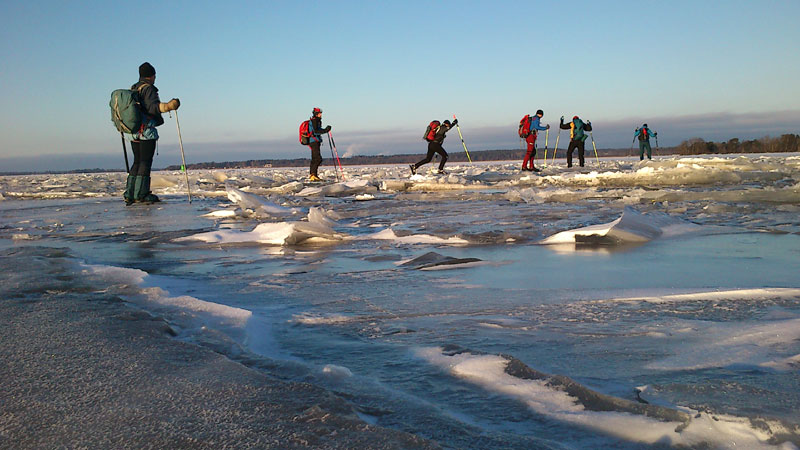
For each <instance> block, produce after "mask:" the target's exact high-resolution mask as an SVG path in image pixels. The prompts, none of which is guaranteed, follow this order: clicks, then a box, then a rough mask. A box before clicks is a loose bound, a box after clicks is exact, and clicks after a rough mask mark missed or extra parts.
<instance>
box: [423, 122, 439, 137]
mask: <svg viewBox="0 0 800 450" xmlns="http://www.w3.org/2000/svg"><path fill="white" fill-rule="evenodd" d="M441 124H442V123H441V122H439V121H438V120H434V121H433V122H431V123H430V125H428V128H426V129H425V136H423V139H425V140H426V141H428V142H431V141H433V139H434V138H435V137H436V131H438V130H439V126H440V125H441Z"/></svg>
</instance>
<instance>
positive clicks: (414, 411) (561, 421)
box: [0, 155, 800, 448]
mask: <svg viewBox="0 0 800 450" xmlns="http://www.w3.org/2000/svg"><path fill="white" fill-rule="evenodd" d="M557 163H558V161H557ZM518 165H519V163H518V162H513V163H511V162H509V163H484V164H475V165H468V164H467V165H458V166H455V165H453V166H448V169H449V170H450V174H449V175H445V176H439V175H433V174H429V173H427V172H425V171H424V170H423V171H421V172H420V174H419V175H416V176H414V177H409V175H410V174H409V173H407V172H408V170H407V168H404V166H401V167H393V166H382V167H358V168H346V170H345V172H346V175H347V181H346V182H345V183H332V184H327V185H308V186H307V185H305V184H304V183H303V182H302V181H303V177H304V176H305V173H306V172H307V171H306V170H305V169H252V170H220V171H204V172H190V180H191V186H190V188H191V191H192V195H193V202H192V203H191V204H189V203H188V202H187V198H186V195H185V193H186V186H185V184H184V182H183V177H182V174H180V173H177V172H176V173H157V174H156V176H154V180H153V187H154V190H155V193H156V194H158V195H159V196H161V197H162V198H164V199H165V200H166V201H165V202H164V203H162V204H157V205H152V206H144V205H134V206H131V207H127V208H126V207H125V206H124V203H123V202H122V201H121V200H120V199H119V197H120V195H119V192H121V190H122V189H123V182H124V178H123V177H124V175H123V174H96V175H64V176H59V175H57V176H50V177H45V176H30V177H22V176H17V177H2V178H0V194H2V196H3V199H4V201H0V246H2V247H9V246H20V245H45V246H65V247H69V248H70V249H71V252H72V254H73V255H74V257H75V258H76V259H78V260H79V261H81V262H83V263H85V264H86V269H85V270H86V275H85V276H86V277H87V279H90V280H91V281H92V282H93V283H96V284H97V285H98V286H99V287H103V288H106V289H110V290H111V291H114V292H118V293H119V294H120V295H122V296H124V297H125V298H126V299H128V300H129V301H131V302H133V303H136V304H137V305H140V306H142V307H144V308H146V309H149V310H151V311H153V312H155V313H157V314H159V315H161V316H164V317H165V318H167V320H169V321H170V322H171V323H173V324H174V325H175V328H176V329H177V330H179V331H180V333H179V338H180V339H185V340H188V341H191V342H196V343H199V344H202V345H206V346H209V347H211V348H214V349H215V350H217V351H220V352H222V353H224V354H227V355H228V356H229V357H230V358H232V359H234V360H237V361H240V362H243V363H245V364H247V365H249V366H251V367H255V368H257V369H258V370H263V371H266V372H268V373H270V374H273V375H277V376H279V377H281V378H285V379H291V380H303V381H310V382H312V383H315V384H317V385H320V386H323V387H325V388H327V389H330V390H331V391H333V392H336V393H338V394H339V395H341V396H342V397H344V398H346V399H347V400H349V401H351V402H352V403H353V404H354V405H355V406H356V408H358V409H359V410H360V411H361V413H362V418H363V419H364V420H367V421H370V422H372V423H376V424H379V425H384V426H388V427H393V428H397V429H400V430H404V431H410V432H412V433H415V434H418V435H420V436H424V437H426V438H431V439H434V440H436V441H439V442H440V443H442V444H443V445H445V446H450V447H456V448H531V447H536V446H543V445H554V446H557V444H556V443H560V444H564V445H566V446H568V447H590V446H623V447H624V446H628V447H637V446H639V445H650V444H653V443H659V444H664V445H686V446H698V445H708V446H711V447H723V448H724V447H733V446H738V447H741V446H744V447H746V448H752V447H759V446H765V447H768V446H771V445H782V443H783V445H791V444H787V442H794V443H795V444H797V443H798V436H800V432H798V429H797V427H798V423H800V415H798V412H797V411H798V410H800V394H798V392H800V376H798V369H799V368H800V333H799V332H798V331H797V330H798V329H800V276H798V273H800V270H798V269H800V234H799V233H800V220H798V211H800V157H798V156H797V155H757V156H748V157H730V158H715V157H714V158H712V157H705V158H678V157H673V158H665V159H662V160H659V161H652V162H643V163H640V162H638V161H635V160H624V159H623V160H602V161H600V164H599V166H597V165H596V164H595V163H594V162H593V161H588V162H587V165H588V167H587V168H585V169H584V170H583V171H576V170H569V171H568V170H567V169H566V168H564V167H563V164H562V165H556V166H553V165H551V166H549V167H547V168H545V170H544V171H543V172H542V173H541V174H539V175H528V174H527V173H521V172H519V171H518V170H517V167H518ZM427 167H428V166H426V167H424V168H427ZM424 168H423V169H424ZM322 175H323V177H325V178H331V179H333V178H334V175H333V172H332V171H328V172H326V171H323V174H322ZM501 355H506V356H501ZM506 357H510V358H513V360H514V361H518V362H520V363H521V364H522V365H523V367H528V368H530V369H531V370H534V371H538V372H541V373H543V374H546V375H547V376H548V377H551V378H548V379H550V380H552V379H553V378H552V377H559V376H564V377H569V379H570V380H572V381H573V382H574V383H575V385H576V386H579V387H577V388H575V389H577V390H576V391H574V392H570V391H566V390H565V388H563V386H562V385H554V384H552V382H551V383H550V384H548V382H546V381H542V380H531V379H525V378H524V377H523V376H521V375H520V373H523V374H524V373H527V372H525V371H523V372H519V371H511V373H508V372H509V370H510V369H508V367H507V365H508V361H509V360H508V359H506ZM559 386H560V387H559ZM635 390H638V391H639V394H637V393H636V392H635ZM582 393H599V394H601V395H607V396H610V397H613V398H614V399H618V400H619V402H622V403H615V402H616V400H615V402H611V403H603V404H604V405H611V404H613V405H615V406H613V407H608V408H606V409H602V408H601V410H596V409H592V408H594V406H592V405H593V404H590V403H581V402H580V401H578V400H577V399H578V398H579V397H580V396H581V395H583V394H582ZM586 395H590V394H586ZM591 395H593V394H591ZM638 399H642V400H646V401H648V402H649V404H650V405H654V406H660V407H664V408H667V409H669V410H670V411H681V412H684V413H688V414H686V416H687V417H690V418H691V420H690V421H688V422H686V423H683V422H680V421H678V422H674V421H672V420H670V419H665V418H663V417H662V418H658V417H650V416H647V415H646V414H644V413H642V414H639V413H635V412H631V410H629V409H626V408H627V407H626V406H620V405H626V403H624V402H634V403H637V404H643V403H640V402H639V400H638Z"/></svg>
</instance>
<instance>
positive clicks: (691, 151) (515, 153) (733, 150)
mask: <svg viewBox="0 0 800 450" xmlns="http://www.w3.org/2000/svg"><path fill="white" fill-rule="evenodd" d="M587 142H588V141H587ZM537 150H538V152H537V156H539V155H542V154H543V153H542V152H543V151H544V149H542V148H539V149H537ZM552 150H553V149H552V148H550V149H548V151H550V152H552ZM565 151H566V145H565V146H564V147H563V148H559V155H562V157H563V155H564V152H565ZM793 152H800V136H798V135H794V134H785V135H782V136H781V137H779V138H763V139H760V140H750V141H741V142H740V141H739V140H738V139H731V140H730V141H726V142H721V143H717V142H710V141H704V140H702V139H691V140H688V141H684V142H682V143H681V144H680V145H678V146H675V147H660V148H658V147H655V146H653V155H654V156H664V155H681V156H699V155H730V154H754V153H793ZM593 153H594V149H593V148H592V147H591V144H588V145H587V146H586V155H587V157H589V156H593ZM597 153H598V156H602V157H621V156H635V155H637V154H638V153H639V146H638V145H632V146H631V147H629V148H606V149H597ZM469 155H470V159H471V160H472V161H481V162H487V161H514V160H518V159H519V160H522V157H523V156H524V150H522V149H519V148H515V149H505V150H475V151H471V152H470V154H469ZM551 155H552V153H551ZM423 156H424V152H421V151H420V152H417V153H404V154H398V155H359V156H349V157H341V158H339V160H340V162H341V164H342V165H343V166H365V165H380V164H386V165H397V164H411V163H414V162H416V161H419V159H420V158H422V157H423ZM330 160H331V158H325V161H327V162H328V163H329V162H330ZM467 161H468V159H467V154H466V153H465V152H461V151H453V152H451V153H450V154H449V159H448V162H449V163H462V162H467ZM310 162H311V159H310V158H294V159H250V160H246V161H223V162H216V161H211V162H201V163H194V164H187V168H188V169H190V170H209V169H252V168H290V167H308V166H309V164H310ZM180 169H181V166H180V165H170V166H167V167H163V168H154V169H153V170H180ZM105 172H120V173H125V171H124V170H122V169H121V168H119V169H101V168H94V169H74V170H51V171H38V172H37V171H12V172H0V176H9V175H12V176H13V175H58V174H71V173H105Z"/></svg>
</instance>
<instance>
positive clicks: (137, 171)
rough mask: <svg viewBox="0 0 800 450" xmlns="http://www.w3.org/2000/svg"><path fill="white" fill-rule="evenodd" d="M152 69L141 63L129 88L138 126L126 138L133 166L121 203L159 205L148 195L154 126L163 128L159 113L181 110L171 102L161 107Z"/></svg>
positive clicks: (154, 72)
mask: <svg viewBox="0 0 800 450" xmlns="http://www.w3.org/2000/svg"><path fill="white" fill-rule="evenodd" d="M155 81H156V69H155V68H154V67H153V66H152V65H150V63H148V62H145V63H143V64H142V65H141V66H139V81H138V82H137V83H136V84H134V85H133V86H131V90H133V91H135V92H136V93H137V94H138V96H139V104H140V105H141V112H142V116H143V117H142V126H141V127H140V128H139V130H137V131H136V132H135V133H133V134H128V135H127V136H128V139H129V140H130V141H131V150H133V165H131V168H130V171H129V172H128V180H127V183H126V187H125V193H124V194H123V195H122V196H123V198H124V199H125V203H126V204H128V205H130V204H131V203H133V202H143V203H153V202H157V201H159V199H158V197H156V196H155V194H153V193H151V192H150V170H151V168H152V166H153V156H154V155H155V153H156V142H157V141H158V131H157V130H156V127H157V126H160V125H163V124H164V118H163V117H161V113H165V112H167V111H174V110H176V109H178V107H180V106H181V102H180V100H178V99H177V98H173V99H172V100H170V101H169V102H167V103H161V100H160V99H159V98H158V88H157V87H155V85H154V83H155Z"/></svg>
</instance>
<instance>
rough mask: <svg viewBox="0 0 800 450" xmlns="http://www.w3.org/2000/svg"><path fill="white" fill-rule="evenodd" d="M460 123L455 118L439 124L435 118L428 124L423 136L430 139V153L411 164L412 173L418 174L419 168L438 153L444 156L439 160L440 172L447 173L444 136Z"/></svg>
mask: <svg viewBox="0 0 800 450" xmlns="http://www.w3.org/2000/svg"><path fill="white" fill-rule="evenodd" d="M457 124H458V119H455V120H453V123H452V124H451V123H450V121H449V120H445V121H444V122H442V123H441V124H439V121H438V120H434V121H433V122H431V123H430V125H428V128H427V129H425V135H424V136H422V139H424V140H426V141H428V154H427V155H426V156H425V158H423V159H422V160H420V161H419V162H417V163H416V164H410V165H409V166H408V167H409V168H411V174H412V175H416V174H417V169H419V168H420V166H422V165H425V164H427V163H429V162H431V160H432V159H433V155H435V154H436V153H438V154H439V156H441V157H442V160H441V161H439V174H445V173H446V172H445V171H444V164H445V163H446V162H447V156H448V155H447V152H446V151H445V150H444V147H442V143H443V142H444V138H445V137H446V136H445V134H447V132H448V131H450V129H451V128H452V127H453V125H457Z"/></svg>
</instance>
